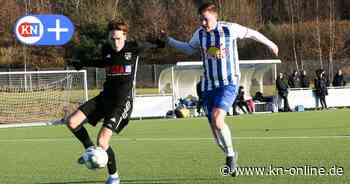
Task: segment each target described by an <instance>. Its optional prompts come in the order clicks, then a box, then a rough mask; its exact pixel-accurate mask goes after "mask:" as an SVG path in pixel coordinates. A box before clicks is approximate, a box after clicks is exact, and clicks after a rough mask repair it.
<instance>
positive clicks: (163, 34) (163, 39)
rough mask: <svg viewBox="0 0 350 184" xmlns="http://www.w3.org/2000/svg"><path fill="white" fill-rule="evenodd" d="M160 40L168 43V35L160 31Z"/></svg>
mask: <svg viewBox="0 0 350 184" xmlns="http://www.w3.org/2000/svg"><path fill="white" fill-rule="evenodd" d="M160 40H162V41H163V42H166V41H167V40H168V33H167V32H166V31H164V30H161V31H160Z"/></svg>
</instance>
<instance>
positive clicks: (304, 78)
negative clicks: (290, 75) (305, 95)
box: [300, 70, 310, 88]
mask: <svg viewBox="0 0 350 184" xmlns="http://www.w3.org/2000/svg"><path fill="white" fill-rule="evenodd" d="M300 85H301V88H309V87H310V82H309V80H308V79H307V75H306V71H305V70H303V71H302V72H301V75H300Z"/></svg>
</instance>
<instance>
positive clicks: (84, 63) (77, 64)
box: [67, 46, 108, 70]
mask: <svg viewBox="0 0 350 184" xmlns="http://www.w3.org/2000/svg"><path fill="white" fill-rule="evenodd" d="M106 51H107V47H106V46H102V58H95V59H89V58H85V57H80V58H79V57H78V58H77V59H71V60H68V61H67V64H68V65H70V66H73V67H74V68H75V69H76V70H81V69H82V68H84V67H97V68H103V67H105V66H107V65H108V62H106V60H105V59H104V58H105V57H106V53H107V52H106Z"/></svg>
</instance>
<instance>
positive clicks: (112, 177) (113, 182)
mask: <svg viewBox="0 0 350 184" xmlns="http://www.w3.org/2000/svg"><path fill="white" fill-rule="evenodd" d="M112 135H113V131H112V130H111V129H110V128H106V127H104V126H103V127H102V128H101V130H100V132H99V134H98V137H97V144H98V146H100V147H102V149H104V150H105V151H106V152H107V154H108V163H107V169H108V174H109V177H108V180H107V182H106V183H107V184H119V182H120V181H119V175H118V172H117V163H116V158H115V153H114V151H113V149H112V147H111V146H110V144H109V142H110V140H111V138H112Z"/></svg>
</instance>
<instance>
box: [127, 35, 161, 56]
mask: <svg viewBox="0 0 350 184" xmlns="http://www.w3.org/2000/svg"><path fill="white" fill-rule="evenodd" d="M132 44H133V45H134V48H135V51H136V53H138V54H140V53H143V52H145V51H147V50H149V49H158V48H164V47H165V42H164V41H162V40H160V39H151V38H149V39H146V41H134V42H132Z"/></svg>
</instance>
